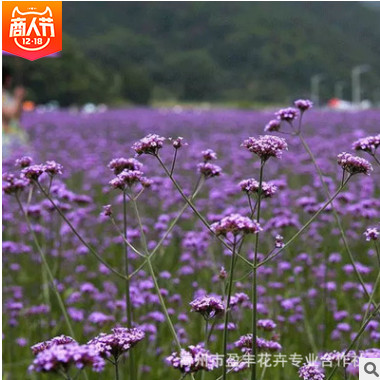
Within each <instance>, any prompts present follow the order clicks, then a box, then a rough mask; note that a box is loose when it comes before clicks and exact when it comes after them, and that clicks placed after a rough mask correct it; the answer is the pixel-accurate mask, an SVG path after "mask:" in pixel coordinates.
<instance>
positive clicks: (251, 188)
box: [239, 178, 277, 198]
mask: <svg viewBox="0 0 380 380" xmlns="http://www.w3.org/2000/svg"><path fill="white" fill-rule="evenodd" d="M239 186H240V188H241V190H242V191H245V192H246V193H255V194H258V193H259V187H260V183H259V182H258V181H256V180H255V179H253V178H248V179H244V180H243V181H241V182H239ZM276 191H277V186H274V185H271V184H270V183H267V182H262V183H261V195H262V196H264V197H265V198H269V197H271V196H273V195H274V194H275V193H276Z"/></svg>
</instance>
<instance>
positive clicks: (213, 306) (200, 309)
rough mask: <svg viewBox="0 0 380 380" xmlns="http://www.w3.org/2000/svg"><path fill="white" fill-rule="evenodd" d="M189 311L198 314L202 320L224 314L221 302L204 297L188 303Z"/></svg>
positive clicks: (212, 297) (215, 298)
mask: <svg viewBox="0 0 380 380" xmlns="http://www.w3.org/2000/svg"><path fill="white" fill-rule="evenodd" d="M190 306H191V311H195V312H197V313H200V314H201V315H202V316H203V318H205V319H210V318H213V317H215V316H217V315H220V314H222V313H223V312H224V310H225V307H224V304H223V302H222V301H221V300H220V299H219V298H218V297H214V296H204V297H199V298H196V299H195V300H194V301H191V302H190Z"/></svg>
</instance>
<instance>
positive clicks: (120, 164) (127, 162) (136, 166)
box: [108, 157, 143, 175]
mask: <svg viewBox="0 0 380 380" xmlns="http://www.w3.org/2000/svg"><path fill="white" fill-rule="evenodd" d="M108 167H109V168H110V169H111V170H112V171H113V173H114V174H115V175H118V174H120V173H121V172H122V171H123V170H125V169H128V170H141V169H142V167H143V164H142V163H141V162H139V161H137V160H136V159H134V158H124V157H121V158H114V159H113V160H112V161H110V163H109V164H108Z"/></svg>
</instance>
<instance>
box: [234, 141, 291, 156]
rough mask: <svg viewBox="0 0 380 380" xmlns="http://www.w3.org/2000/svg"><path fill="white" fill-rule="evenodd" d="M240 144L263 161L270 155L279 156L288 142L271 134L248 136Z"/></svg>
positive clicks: (285, 148) (286, 147)
mask: <svg viewBox="0 0 380 380" xmlns="http://www.w3.org/2000/svg"><path fill="white" fill-rule="evenodd" d="M242 145H243V146H244V147H245V148H247V149H248V150H249V151H250V152H252V153H255V154H257V155H258V156H259V157H260V158H261V159H262V160H263V161H266V160H268V159H269V158H270V157H277V158H280V157H281V156H282V152H283V151H284V150H287V149H288V144H287V143H286V141H285V140H284V139H283V138H281V137H277V136H271V135H265V136H260V137H259V138H254V137H249V138H248V139H247V140H245V141H244V142H243V144H242Z"/></svg>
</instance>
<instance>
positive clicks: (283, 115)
mask: <svg viewBox="0 0 380 380" xmlns="http://www.w3.org/2000/svg"><path fill="white" fill-rule="evenodd" d="M276 116H277V118H278V119H279V120H284V121H292V120H294V119H296V118H297V116H298V110H297V109H295V108H292V107H288V108H282V109H280V110H279V111H277V112H276Z"/></svg>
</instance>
